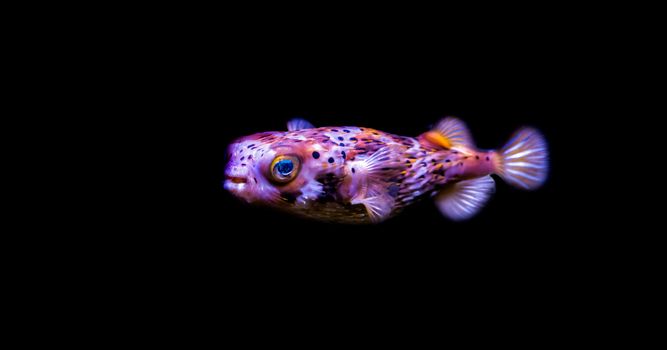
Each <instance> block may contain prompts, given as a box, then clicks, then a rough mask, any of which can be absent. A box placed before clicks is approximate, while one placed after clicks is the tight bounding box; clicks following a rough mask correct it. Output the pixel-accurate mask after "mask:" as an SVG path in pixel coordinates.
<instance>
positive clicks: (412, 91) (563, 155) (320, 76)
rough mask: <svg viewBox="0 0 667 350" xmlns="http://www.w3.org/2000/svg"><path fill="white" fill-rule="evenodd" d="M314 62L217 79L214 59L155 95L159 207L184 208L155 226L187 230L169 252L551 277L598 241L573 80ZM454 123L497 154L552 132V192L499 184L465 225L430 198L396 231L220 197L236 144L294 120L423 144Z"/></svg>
mask: <svg viewBox="0 0 667 350" xmlns="http://www.w3.org/2000/svg"><path fill="white" fill-rule="evenodd" d="M311 55H316V56H319V57H323V56H326V59H323V60H315V61H311V60H308V59H302V60H298V61H297V62H293V61H292V59H291V57H292V56H288V57H282V55H281V54H280V53H279V52H275V53H273V54H272V56H270V59H269V58H267V59H266V60H258V61H257V62H255V60H254V59H255V58H256V57H252V58H248V60H249V61H250V62H252V63H251V64H247V62H245V61H244V59H245V58H246V57H245V56H244V57H243V58H239V59H238V61H236V60H233V61H231V62H226V63H224V67H222V68H221V67H218V63H217V61H216V60H213V59H210V58H208V59H206V58H204V59H203V60H202V61H201V62H200V61H197V63H198V64H200V66H197V67H193V70H192V71H188V70H186V71H180V73H181V74H183V75H185V76H181V77H179V78H178V79H177V80H169V81H168V82H166V83H167V84H168V85H167V86H169V87H170V88H173V89H174V90H173V91H169V92H168V93H166V94H165V95H164V96H163V95H158V96H155V98H156V100H157V101H156V102H155V105H158V106H161V107H159V108H160V110H161V111H162V113H159V114H158V117H157V119H158V123H156V129H155V130H157V132H159V133H160V134H161V136H162V137H161V138H160V140H161V141H160V142H159V143H157V144H155V145H154V146H156V150H157V152H159V154H161V155H165V156H166V157H165V158H161V159H164V160H163V162H162V163H161V164H158V166H159V167H160V168H159V169H156V170H159V172H160V173H164V176H165V178H168V179H169V183H166V184H164V187H162V188H161V189H160V194H159V195H158V197H157V198H160V199H162V198H164V200H165V201H167V203H174V206H173V207H171V208H168V209H169V210H167V211H165V212H164V213H162V212H159V213H160V218H159V220H161V221H160V222H161V224H165V226H166V227H169V228H170V231H172V230H173V229H174V228H176V227H178V228H179V230H178V231H176V232H169V233H168V234H167V235H166V236H165V237H167V238H169V239H171V240H173V241H170V240H168V241H167V242H168V243H166V244H167V245H168V246H171V245H174V246H178V245H181V244H183V245H184V246H187V247H190V248H191V249H193V250H194V252H191V253H190V254H193V255H198V253H195V252H197V251H200V252H206V253H208V254H210V256H211V257H213V256H218V253H217V252H218V250H219V249H220V250H222V251H224V252H225V253H226V254H231V256H235V257H238V258H241V259H242V260H243V261H245V263H249V264H253V263H256V262H257V261H258V259H259V261H263V262H266V261H274V260H276V261H280V262H285V261H291V259H294V262H295V263H297V264H303V263H305V265H303V266H309V263H307V262H308V261H312V260H313V259H314V260H316V261H319V260H321V261H322V262H323V263H325V264H327V265H328V264H331V266H336V264H341V263H342V264H346V263H349V262H350V261H355V259H361V260H365V259H369V260H375V259H376V258H377V259H378V261H385V262H388V263H391V262H392V261H395V259H408V260H412V259H417V260H421V259H425V260H426V263H427V264H428V262H429V261H430V262H433V261H439V262H442V259H449V258H450V257H452V256H455V257H458V258H462V259H463V261H467V262H469V263H477V262H479V261H484V262H485V263H491V262H492V261H500V262H511V261H516V262H518V261H521V262H522V263H523V262H527V261H532V262H535V261H536V260H538V261H542V262H544V263H545V264H547V266H555V265H557V264H561V263H564V262H565V261H566V260H567V259H568V258H567V256H568V255H572V254H578V253H580V252H581V249H586V248H585V247H588V246H589V245H590V244H591V243H592V242H593V241H595V239H594V238H592V236H587V234H586V233H584V234H583V235H582V233H581V232H575V231H574V230H572V227H573V225H575V224H574V223H575V222H581V220H584V221H583V222H584V226H585V225H586V219H587V213H586V211H584V208H585V206H584V205H583V204H584V203H585V198H586V194H583V195H582V194H577V192H576V188H577V187H578V185H579V184H580V182H581V178H580V177H579V176H578V175H579V173H578V169H580V165H579V164H580V162H581V159H579V158H578V157H577V154H578V152H579V150H580V147H581V143H573V140H577V139H579V138H580V137H581V135H580V134H579V133H582V134H583V131H582V129H581V127H582V126H583V125H584V124H586V123H588V122H593V121H594V120H595V119H594V117H590V119H586V118H587V116H585V113H587V111H586V110H585V107H583V106H582V105H581V104H580V103H581V100H582V95H581V94H579V93H580V90H577V89H575V88H574V87H572V85H576V83H575V82H571V81H569V78H570V75H568V74H567V72H564V71H561V70H558V69H554V67H553V66H548V65H546V64H545V65H544V66H540V65H537V66H535V65H525V66H524V64H523V63H521V64H516V63H515V62H507V61H501V62H498V59H497V58H491V57H489V58H487V59H485V60H479V61H477V60H473V61H467V62H466V61H465V60H464V61H461V60H453V61H448V60H446V59H443V60H439V59H438V60H435V59H433V58H432V57H431V59H428V58H425V59H424V61H425V62H427V63H424V61H422V60H421V59H420V60H410V61H407V62H406V63H402V64H400V65H397V63H396V61H395V60H391V59H388V58H387V56H385V55H384V54H379V55H377V54H374V55H371V56H370V57H368V58H359V57H357V56H358V55H359V53H358V52H356V51H354V50H351V51H346V50H344V51H336V52H335V53H334V54H333V55H332V54H328V53H321V52H318V53H317V54H313V53H311ZM241 61H243V62H241ZM509 61H512V60H511V59H510V60H509ZM188 64H193V62H191V61H188ZM582 109H583V110H582ZM448 115H453V116H457V117H459V118H461V119H462V120H464V121H465V122H466V123H467V125H468V126H469V128H470V130H471V133H472V135H473V137H474V139H475V141H476V143H477V145H478V146H479V147H480V148H497V147H499V146H501V145H502V144H504V142H506V141H507V140H508V138H509V136H510V135H511V133H512V132H513V131H514V130H516V129H517V128H519V127H520V126H523V125H530V126H534V127H536V128H538V129H540V130H542V132H543V133H544V135H545V137H546V139H547V141H548V144H549V148H550V154H551V161H550V163H551V170H550V173H549V179H548V181H547V182H546V184H545V185H544V187H542V188H541V189H539V190H537V191H533V192H525V191H520V190H517V189H514V188H511V187H509V186H508V185H506V184H505V183H503V182H502V181H501V180H497V193H496V194H495V195H494V196H493V197H492V199H491V201H490V202H489V204H488V205H487V206H486V207H485V208H484V209H483V210H482V211H481V212H480V214H479V215H477V216H475V217H474V218H472V219H471V220H469V221H466V222H463V223H454V222H451V221H448V220H447V219H446V218H444V217H442V216H441V215H440V214H439V213H438V211H437V209H436V208H435V206H434V205H433V203H432V202H431V201H430V200H425V201H423V202H421V203H418V204H416V205H414V206H412V207H410V208H408V209H406V210H405V212H404V213H402V214H400V215H399V216H397V217H395V218H393V219H391V220H388V221H387V222H384V223H381V224H379V225H362V226H350V225H331V224H322V223H318V222H312V221H308V220H304V219H301V218H295V217H292V216H289V215H285V214H284V213H279V212H275V211H273V210H271V209H267V208H260V207H255V206H249V205H247V204H245V203H243V202H242V201H239V200H237V199H236V198H234V197H232V196H231V195H230V194H229V193H226V192H225V191H224V190H223V189H222V180H223V169H224V165H225V149H226V147H227V145H228V144H229V143H230V142H231V141H232V140H234V139H235V138H237V137H240V136H244V135H249V134H252V133H255V132H261V131H267V130H284V129H285V124H286V122H287V120H289V119H290V118H294V117H302V118H305V119H308V120H309V121H311V122H312V123H313V124H315V125H318V126H335V125H358V126H368V127H373V128H376V129H380V130H383V131H387V132H391V133H396V134H400V135H409V136H416V135H418V134H420V133H422V132H424V131H426V130H428V129H429V126H431V125H432V124H433V123H435V122H437V121H438V120H439V119H440V118H442V117H445V116H448ZM160 126H162V127H163V128H164V129H163V130H160ZM159 208H162V206H159ZM167 213H169V214H167ZM172 223H174V224H178V225H176V226H171V224H172ZM163 239H164V237H163ZM163 239H161V240H160V241H161V242H164V240H163ZM206 255H207V254H204V255H203V256H206ZM246 259H247V260H246ZM350 259H351V260H350ZM387 259H389V260H387ZM515 259H516V260H515ZM529 266H535V265H533V264H528V265H526V267H529Z"/></svg>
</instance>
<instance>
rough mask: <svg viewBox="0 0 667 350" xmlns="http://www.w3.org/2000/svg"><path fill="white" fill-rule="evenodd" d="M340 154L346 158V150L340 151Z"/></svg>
mask: <svg viewBox="0 0 667 350" xmlns="http://www.w3.org/2000/svg"><path fill="white" fill-rule="evenodd" d="M340 154H342V155H343V159H345V151H342V152H340Z"/></svg>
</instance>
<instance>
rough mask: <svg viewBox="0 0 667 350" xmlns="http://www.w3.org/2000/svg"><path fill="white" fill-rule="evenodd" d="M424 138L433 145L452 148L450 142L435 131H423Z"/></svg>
mask: <svg viewBox="0 0 667 350" xmlns="http://www.w3.org/2000/svg"><path fill="white" fill-rule="evenodd" d="M424 138H425V139H426V141H428V142H430V143H432V144H434V145H437V146H440V147H443V148H447V149H450V148H452V142H451V141H449V139H448V138H446V137H444V136H443V135H442V134H441V133H439V132H437V131H428V132H426V133H424Z"/></svg>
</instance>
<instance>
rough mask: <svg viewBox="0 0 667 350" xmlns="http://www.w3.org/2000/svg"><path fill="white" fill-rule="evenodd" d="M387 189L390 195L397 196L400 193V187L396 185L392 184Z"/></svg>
mask: <svg viewBox="0 0 667 350" xmlns="http://www.w3.org/2000/svg"><path fill="white" fill-rule="evenodd" d="M387 190H388V193H389V195H390V196H392V197H394V198H396V196H397V195H398V190H399V187H398V186H396V185H391V186H389V188H388V189H387Z"/></svg>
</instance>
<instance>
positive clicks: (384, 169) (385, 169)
mask: <svg viewBox="0 0 667 350" xmlns="http://www.w3.org/2000/svg"><path fill="white" fill-rule="evenodd" d="M387 170H391V168H382V171H387Z"/></svg>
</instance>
